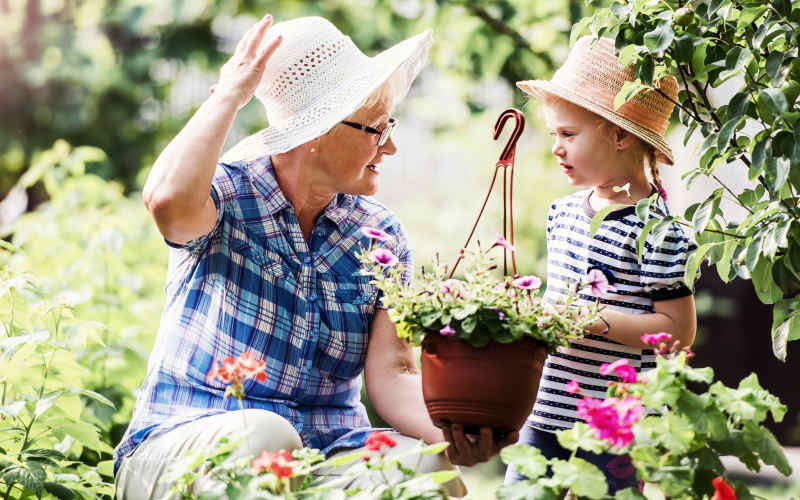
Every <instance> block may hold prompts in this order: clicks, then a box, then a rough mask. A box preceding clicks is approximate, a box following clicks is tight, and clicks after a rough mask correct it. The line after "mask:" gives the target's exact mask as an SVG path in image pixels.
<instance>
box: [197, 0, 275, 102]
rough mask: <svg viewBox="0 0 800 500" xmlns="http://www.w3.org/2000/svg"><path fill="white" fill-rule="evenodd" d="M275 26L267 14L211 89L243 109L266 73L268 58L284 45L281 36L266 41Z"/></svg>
mask: <svg viewBox="0 0 800 500" xmlns="http://www.w3.org/2000/svg"><path fill="white" fill-rule="evenodd" d="M270 26H272V16H271V15H269V14H267V15H265V16H264V17H263V18H262V19H261V20H260V21H259V22H257V23H256V24H254V25H253V26H252V27H251V28H250V29H249V30H247V33H245V34H244V36H243V37H242V39H241V40H239V43H238V44H237V45H236V50H235V51H234V53H233V56H231V58H230V59H229V60H228V62H226V63H225V64H224V65H223V66H222V68H221V69H220V71H219V82H217V84H216V85H215V86H214V87H212V89H211V91H212V92H214V93H220V94H222V95H225V96H229V97H231V98H233V99H234V100H235V102H236V103H237V105H238V107H239V108H241V107H243V106H244V105H245V104H247V103H248V102H250V99H252V97H253V94H254V93H255V91H256V88H258V84H259V83H260V82H261V77H262V76H263V75H264V69H265V68H266V65H267V61H268V60H269V58H270V57H271V56H272V54H273V53H274V52H275V49H277V48H278V45H280V44H281V40H282V39H283V37H281V36H278V37H276V38H275V39H273V40H272V41H271V42H269V43H266V41H265V40H264V38H265V35H266V33H267V30H269V27H270Z"/></svg>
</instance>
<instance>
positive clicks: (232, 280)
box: [115, 15, 516, 500]
mask: <svg viewBox="0 0 800 500" xmlns="http://www.w3.org/2000/svg"><path fill="white" fill-rule="evenodd" d="M270 25H271V17H270V16H269V15H267V16H266V17H265V18H264V19H262V20H261V21H260V22H259V23H257V24H256V25H255V26H253V27H252V28H251V29H250V30H249V31H248V32H247V33H246V34H245V35H244V37H243V38H242V40H241V41H240V42H239V44H238V46H237V47H236V50H235V53H234V55H233V56H232V58H231V59H230V61H228V63H226V64H225V65H224V66H223V67H222V70H221V72H220V78H219V82H218V83H217V85H216V86H215V87H214V89H213V91H212V94H211V95H210V97H209V98H208V100H207V101H206V102H204V103H203V104H202V106H200V108H199V109H198V111H197V113H196V114H195V115H194V116H193V117H192V118H191V120H190V121H189V122H188V123H187V124H186V126H185V127H184V128H183V130H181V132H180V133H179V134H178V135H177V136H176V137H175V139H173V140H172V142H171V143H170V144H169V145H168V146H167V147H166V148H165V149H164V151H163V152H162V153H161V155H160V156H159V157H158V159H157V161H156V163H155V165H154V166H153V169H152V171H151V172H150V174H149V177H148V179H147V183H146V185H145V189H144V201H145V204H146V206H147V208H148V210H149V211H150V213H151V214H152V216H153V218H154V219H155V222H156V225H157V226H158V228H159V230H160V231H161V233H162V234H163V235H164V238H165V240H166V243H167V244H168V245H169V246H170V247H171V249H170V252H171V253H170V262H169V271H168V277H167V286H166V294H167V302H166V307H165V310H164V313H163V316H162V319H161V326H160V329H159V332H158V337H157V340H156V343H155V346H154V349H153V352H152V354H151V357H150V362H149V367H148V372H147V376H146V378H145V381H144V384H143V386H142V388H141V391H140V392H139V397H138V401H137V404H136V408H135V410H134V414H133V419H132V421H131V423H130V427H129V428H128V430H127V432H126V434H125V436H124V437H123V439H122V442H121V443H120V444H119V446H118V447H117V449H116V450H115V458H116V462H115V470H116V480H117V494H118V496H119V498H121V499H123V500H126V499H139V498H156V497H160V496H163V495H164V493H165V492H168V491H169V488H170V485H169V484H166V483H165V482H164V481H159V479H160V478H161V477H162V476H163V475H164V473H165V472H167V470H168V469H169V467H170V465H172V464H173V463H174V462H175V461H176V460H177V459H179V458H180V457H181V456H182V455H184V454H185V453H186V452H187V451H188V450H190V449H194V448H201V449H204V448H208V447H209V445H211V444H213V443H214V442H215V441H217V440H218V439H220V438H221V437H223V436H235V435H237V433H240V432H241V431H242V417H243V415H241V413H242V411H243V412H244V414H245V415H244V417H245V420H246V422H247V428H246V433H247V434H246V441H247V443H246V444H247V446H246V447H245V446H242V448H240V450H242V449H246V450H248V451H249V452H252V453H256V454H257V453H258V452H259V451H261V450H268V451H275V450H278V449H282V448H283V449H294V448H298V447H301V446H311V447H315V448H321V449H323V450H324V451H325V452H326V453H328V454H329V455H331V454H334V453H336V452H337V451H338V452H342V450H352V449H353V448H358V447H361V446H364V443H365V440H366V437H367V435H368V434H369V433H370V432H371V431H372V429H371V428H370V423H369V421H368V419H367V415H366V411H365V409H364V406H363V405H362V404H361V402H360V392H361V373H362V371H363V372H365V375H366V377H365V378H366V383H367V390H368V394H369V397H370V400H371V401H372V403H373V405H374V406H375V409H376V410H377V411H378V413H379V414H380V415H381V416H382V417H383V418H384V419H385V420H386V421H387V422H388V423H389V424H390V425H392V427H393V428H394V431H392V432H393V433H392V437H394V438H395V439H396V440H397V441H398V446H397V449H398V450H402V449H404V448H408V447H409V446H410V445H411V444H413V443H415V442H416V440H417V439H419V438H422V439H424V440H425V441H426V442H429V443H432V442H438V441H444V440H448V441H450V443H451V446H450V447H449V448H448V450H447V457H444V456H441V455H440V456H434V457H430V458H427V457H426V460H427V462H426V463H424V464H423V468H425V469H426V470H439V469H444V468H451V467H452V465H451V462H452V463H455V464H464V465H473V464H475V463H477V462H479V461H483V460H486V459H488V458H489V457H491V456H492V455H494V454H496V453H497V451H498V450H499V449H500V447H502V445H505V444H508V443H510V442H513V441H514V440H515V439H516V435H514V436H509V437H508V438H507V440H506V442H503V443H495V442H493V441H492V438H491V432H490V430H489V429H484V430H483V431H482V434H481V436H480V438H478V439H476V438H474V437H473V436H465V435H464V433H463V430H462V429H461V428H459V427H457V426H453V428H452V429H446V430H444V431H442V430H441V429H438V428H436V427H434V426H433V424H432V423H431V421H430V419H429V418H428V415H427V412H426V411H425V406H424V402H423V399H422V392H421V384H420V377H419V374H418V370H417V365H416V361H415V357H414V355H413V352H412V350H411V349H410V347H409V346H408V345H407V344H405V343H404V342H402V341H400V340H399V339H398V338H397V335H396V332H395V327H394V325H393V324H392V322H391V321H390V320H389V316H388V314H387V312H386V311H385V310H384V309H381V308H380V302H379V301H380V297H379V293H378V291H377V290H376V289H375V288H374V286H373V285H371V284H370V283H369V279H368V278H366V277H363V276H361V275H360V274H359V273H358V271H359V262H358V259H357V258H356V254H357V252H358V250H359V248H360V246H361V245H364V246H366V245H367V244H368V241H367V240H366V237H365V236H364V234H362V232H361V231H360V229H361V228H362V227H364V226H369V227H374V228H378V229H381V230H383V231H385V232H387V233H389V234H390V235H391V236H392V238H393V239H392V243H391V245H393V247H394V248H393V251H394V253H395V254H396V255H398V256H399V258H400V260H401V262H402V263H403V264H405V265H407V266H408V267H409V269H410V267H411V256H410V251H409V249H408V248H407V246H406V237H405V235H404V232H403V228H402V226H401V224H400V222H399V221H398V219H397V218H396V217H395V215H394V214H392V212H390V211H389V210H387V209H386V208H385V207H383V206H382V205H381V204H380V203H378V202H376V201H375V200H373V199H372V198H368V197H365V196H364V195H371V194H373V193H375V192H376V190H377V186H378V178H379V176H380V164H381V161H382V160H383V158H384V156H385V155H392V154H394V153H395V152H396V151H397V147H396V146H395V144H394V142H393V141H392V137H391V134H392V131H393V130H394V128H395V126H396V124H397V122H396V121H395V120H394V119H393V118H391V113H392V110H393V108H394V106H395V104H396V103H397V101H399V100H400V99H402V98H403V97H404V96H405V94H406V92H407V91H408V88H409V86H410V84H411V82H412V81H413V80H414V78H415V77H416V75H417V74H418V72H419V70H420V68H421V66H422V63H423V61H424V58H425V55H426V53H427V50H428V47H429V46H430V43H431V35H430V32H425V33H422V34H420V35H417V36H415V37H412V38H410V39H408V40H406V41H404V42H402V43H400V44H398V45H396V46H394V47H392V48H391V49H389V50H386V51H385V52H383V53H381V54H379V55H377V56H376V57H372V58H370V57H367V56H365V55H364V54H363V53H361V52H360V51H359V50H358V48H357V47H356V46H355V45H354V44H353V43H352V41H351V40H350V39H349V38H348V37H346V36H344V35H343V34H342V33H340V32H339V31H338V30H337V29H336V28H335V27H334V26H333V25H332V24H331V23H329V22H328V21H326V20H324V19H322V18H313V17H312V18H301V19H295V20H291V21H286V22H283V23H279V24H276V25H275V26H274V27H272V28H270ZM254 94H255V95H256V96H257V97H258V98H259V99H260V100H261V102H262V103H263V104H264V106H265V108H266V112H267V117H268V118H269V121H270V125H271V126H270V127H269V128H266V129H264V130H262V131H260V132H258V133H257V134H255V135H253V136H251V137H248V138H247V139H245V140H244V141H242V142H241V143H239V144H238V145H237V146H235V147H234V148H233V149H232V150H231V151H229V152H228V153H227V154H226V155H225V156H224V157H223V158H222V159H221V160H220V161H219V162H218V159H219V158H220V153H221V150H222V146H223V143H224V141H225V138H226V136H227V135H228V132H229V130H230V128H231V123H232V122H233V119H234V117H235V116H236V113H237V111H238V110H239V109H240V108H241V107H242V106H244V105H245V104H247V102H249V101H250V99H251V98H252V96H253V95H254ZM409 273H410V271H409ZM244 352H253V353H255V356H256V357H257V358H260V359H263V360H265V361H266V375H267V377H266V380H263V381H262V380H256V379H251V380H249V381H247V382H246V383H245V386H244V389H245V393H246V395H245V398H244V400H243V405H244V408H245V409H244V410H238V409H237V408H238V406H237V403H236V402H235V401H232V399H233V398H227V399H226V398H225V396H224V395H225V386H224V385H222V384H221V383H219V381H216V380H209V379H208V378H207V376H206V375H207V373H208V372H209V371H210V370H211V369H212V367H213V366H215V362H216V361H218V360H222V359H224V358H226V357H231V356H233V357H235V356H239V355H241V354H242V353H244ZM448 458H449V460H448ZM413 462H416V460H415V459H414V460H413ZM449 488H450V491H451V493H452V494H455V495H463V494H464V490H463V485H462V484H461V483H460V481H458V480H455V481H452V482H451V483H450V484H449Z"/></svg>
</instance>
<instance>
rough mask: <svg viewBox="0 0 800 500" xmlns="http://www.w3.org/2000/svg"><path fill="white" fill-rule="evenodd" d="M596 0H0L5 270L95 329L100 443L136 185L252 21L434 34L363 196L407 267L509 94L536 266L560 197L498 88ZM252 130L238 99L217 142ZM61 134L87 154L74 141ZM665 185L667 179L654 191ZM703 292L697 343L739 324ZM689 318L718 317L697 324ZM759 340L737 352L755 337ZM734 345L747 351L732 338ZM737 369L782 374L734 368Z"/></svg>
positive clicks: (494, 148) (440, 238)
mask: <svg viewBox="0 0 800 500" xmlns="http://www.w3.org/2000/svg"><path fill="white" fill-rule="evenodd" d="M594 3H595V4H597V5H598V6H599V5H606V4H607V3H609V2H607V1H606V2H603V1H600V2H594ZM595 8H596V7H595V6H593V5H591V2H581V1H576V0H547V1H535V0H516V1H510V0H489V1H475V0H325V1H316V2H304V1H295V0H282V1H267V0H225V1H223V0H0V117H2V119H1V120H0V199H3V201H2V202H0V231H2V232H3V233H4V235H5V237H6V239H11V240H12V241H13V243H14V244H15V245H16V246H18V247H19V248H21V249H22V250H23V256H21V257H20V258H19V259H18V260H17V261H16V264H15V265H16V266H19V267H18V268H19V269H23V268H24V269H30V270H31V271H33V272H34V273H36V274H37V275H39V276H40V277H41V281H42V282H43V286H45V287H46V288H49V289H50V290H51V291H52V292H53V293H61V292H66V291H69V292H71V293H74V294H77V295H74V297H77V298H75V299H74V300H75V301H76V302H75V303H76V307H77V310H78V312H76V314H78V313H80V314H83V315H84V316H85V317H87V318H94V319H96V320H97V321H98V323H100V324H102V325H104V326H103V328H101V329H99V333H98V335H99V337H98V338H99V340H100V342H99V343H98V344H97V345H96V346H95V347H93V348H91V349H87V351H86V352H85V353H84V361H85V363H86V364H87V366H91V367H92V377H93V379H92V380H91V381H88V382H87V383H88V384H90V386H91V388H93V389H94V390H97V391H98V392H101V393H103V394H105V395H107V396H108V397H109V398H111V399H112V400H114V401H115V402H116V403H117V407H118V411H117V412H116V413H114V414H109V413H108V412H107V410H105V409H103V408H101V407H98V408H97V414H96V415H95V417H96V419H97V422H99V423H100V424H101V425H102V427H103V428H104V429H105V430H106V438H107V439H108V441H109V442H110V443H111V444H112V445H113V444H116V442H117V440H118V439H119V436H120V434H121V432H122V431H123V430H124V428H125V426H126V425H127V420H128V418H129V415H130V410H131V404H132V401H133V397H134V396H133V394H134V391H135V390H136V388H138V385H139V384H140V383H141V380H142V378H143V377H144V374H145V369H146V359H147V354H148V352H149V349H150V347H151V345H152V342H153V339H154V335H155V332H156V329H157V325H158V315H159V312H160V309H161V307H162V306H163V295H162V292H161V287H162V286H163V278H164V270H165V269H166V259H167V248H166V246H165V245H163V244H162V243H161V240H160V238H159V236H158V234H157V232H156V230H155V226H154V225H153V224H152V223H151V222H150V219H149V217H148V215H147V214H146V213H145V211H144V207H143V206H142V204H141V196H140V193H139V192H140V190H141V187H142V185H143V182H144V179H145V177H146V174H147V171H148V169H149V167H150V165H151V164H152V162H153V160H154V159H155V157H156V156H157V155H158V153H159V152H160V151H161V149H162V148H163V147H164V146H165V145H166V143H167V142H168V141H169V140H170V139H171V138H172V137H173V136H174V135H175V134H176V133H177V132H178V130H179V129H180V128H181V127H182V125H183V124H184V123H185V122H186V120H187V119H188V117H189V116H190V115H191V113H192V112H193V111H194V110H195V109H196V108H197V107H198V106H199V105H200V103H202V102H203V100H204V99H205V98H206V97H207V96H208V91H209V87H210V86H211V85H213V83H214V82H215V81H216V74H217V70H218V68H219V67H220V66H221V65H222V63H223V62H224V61H225V60H226V59H227V57H228V56H229V54H230V52H231V51H232V49H233V46H234V45H235V43H236V41H237V40H238V38H239V37H240V35H241V34H243V33H244V31H245V30H246V29H247V28H248V27H249V26H250V25H251V24H252V23H253V22H255V21H256V20H257V19H258V18H260V17H261V16H262V15H263V14H264V13H266V12H269V13H272V14H273V15H274V16H275V18H276V20H277V21H281V20H284V19H290V18H293V17H298V16H303V15H320V16H323V17H326V18H327V19H329V20H331V21H332V22H333V23H334V24H336V25H337V26H338V27H339V28H340V29H341V30H342V31H343V32H344V33H346V34H349V35H350V36H351V37H352V38H353V40H354V41H355V43H356V44H357V45H358V46H359V47H360V48H361V49H362V50H363V51H364V52H365V53H367V54H368V55H372V54H375V53H376V52H378V51H380V50H383V49H385V48H388V47H390V46H391V45H393V44H394V43H397V42H399V41H401V40H402V39H404V38H406V37H408V36H411V35H413V34H415V33H418V32H420V31H422V30H423V29H426V28H433V29H434V36H435V43H434V46H433V48H432V51H431V54H430V59H429V64H428V66H427V68H426V69H425V70H424V71H423V73H422V74H421V75H420V77H419V79H418V80H417V82H416V83H415V86H414V87H413V89H412V91H411V93H410V94H409V96H408V98H407V99H406V101H405V102H404V103H403V104H402V105H401V106H400V108H399V109H398V110H397V115H398V117H399V121H400V127H399V128H398V130H397V132H396V135H395V137H396V142H397V143H398V146H399V149H400V150H399V152H398V153H397V155H395V156H394V157H392V158H388V159H387V160H386V161H385V163H384V168H383V169H382V185H381V190H380V191H379V193H378V195H377V197H378V198H379V199H381V200H382V201H384V202H385V203H386V204H387V205H388V206H390V207H391V208H393V209H394V210H395V211H396V212H397V213H398V215H399V216H400V218H401V219H402V220H403V222H404V224H405V226H406V229H407V231H408V233H409V237H410V241H411V244H412V247H413V248H414V250H415V259H416V264H417V266H419V265H420V264H422V265H424V264H427V263H428V262H430V261H431V259H432V258H433V257H434V255H435V254H436V253H437V252H438V253H439V254H440V257H441V259H442V260H443V261H444V262H449V261H454V260H455V257H456V255H457V252H458V250H459V249H460V247H461V245H462V244H463V242H464V239H465V238H466V236H467V233H468V231H469V229H470V226H471V224H472V221H473V219H474V217H475V216H476V215H477V212H478V209H479V208H480V203H481V201H482V198H483V196H484V194H485V189H487V188H488V182H489V180H490V178H491V175H492V171H493V168H494V164H495V161H496V160H497V156H498V154H499V152H500V150H501V149H502V142H504V141H505V137H506V135H505V134H504V135H503V136H502V137H501V139H500V141H499V142H497V143H495V142H493V141H492V139H491V132H492V130H493V126H494V122H495V119H496V117H497V115H498V114H499V113H500V112H501V111H502V110H503V109H504V108H506V107H508V106H510V105H513V106H516V107H518V108H520V109H523V110H524V111H525V113H526V116H527V118H528V123H527V128H526V131H525V133H524V134H523V137H522V139H521V140H520V142H519V144H518V153H517V162H516V166H517V169H516V179H515V181H516V182H515V183H516V185H515V200H514V202H515V203H514V206H515V216H516V227H515V234H516V244H517V247H518V249H519V253H518V266H519V272H520V273H523V274H527V273H534V274H538V275H544V271H545V266H544V253H545V251H544V221H545V217H546V211H547V208H548V207H549V204H550V202H551V201H552V200H553V199H554V198H556V197H558V196H561V195H563V194H566V193H568V192H570V191H571V190H572V189H571V188H570V187H569V185H568V184H567V182H566V181H565V180H564V179H563V178H562V176H561V174H560V173H559V172H558V169H556V168H554V167H555V164H554V162H553V161H552V159H551V155H550V153H549V149H550V139H549V137H548V136H547V134H546V132H545V131H544V130H543V128H542V127H541V121H542V120H541V117H540V115H539V111H538V109H537V108H536V106H531V105H529V104H528V102H527V100H526V99H525V98H524V96H523V94H522V93H521V92H519V91H517V90H516V89H515V87H514V82H515V81H517V80H522V79H531V78H548V77H549V76H550V75H551V73H552V71H553V70H554V69H555V68H556V67H557V66H558V65H559V64H560V63H561V62H562V61H563V59H564V58H565V56H566V54H567V52H568V49H569V46H568V40H569V32H570V28H571V26H572V25H573V24H574V23H575V22H576V21H578V20H579V19H581V18H582V17H584V16H587V15H591V14H592V12H593V11H594V9H595ZM267 124H268V122H267V120H266V117H265V115H264V112H263V108H261V106H260V104H259V103H258V102H257V101H255V100H254V101H253V102H251V103H250V104H249V105H248V106H246V107H245V108H244V109H243V110H242V111H241V112H240V114H239V116H238V118H237V120H236V122H235V125H234V129H233V130H232V132H231V134H230V136H229V138H228V142H227V145H226V147H229V146H231V145H232V144H233V143H235V142H236V141H237V140H239V139H240V138H242V137H244V136H246V135H247V134H249V133H252V132H255V131H256V130H258V129H260V128H263V127H264V126H266V125H267ZM78 146H89V147H84V148H76V149H72V148H73V147H78ZM668 180H669V179H668ZM14 186H17V189H12V188H13V187H14ZM668 187H669V185H668ZM680 188H681V185H680V183H679V181H678V182H677V183H675V184H674V185H673V187H672V189H673V190H678V189H680ZM498 195H499V193H498V192H496V193H495V194H494V196H493V198H492V200H491V201H490V204H489V207H490V209H489V210H490V211H489V212H488V213H487V215H486V216H485V217H484V220H483V222H482V225H481V226H480V228H479V232H478V236H477V238H478V239H480V240H481V241H491V240H493V239H494V236H495V234H496V231H498V230H499V229H500V228H501V226H500V198H499V196H498ZM48 200H50V203H46V202H47V201H48ZM25 212H27V215H24V216H22V218H21V219H20V218H19V216H20V215H21V214H23V213H25ZM707 274H710V273H707ZM704 279H707V278H705V277H704ZM712 290H713V284H712V285H709V286H708V288H707V290H706V291H704V289H703V284H702V283H701V285H700V290H699V293H698V299H699V300H698V302H699V308H698V310H699V313H700V316H701V324H700V328H701V337H700V339H701V342H702V341H703V339H713V338H715V337H717V336H723V335H725V336H726V338H729V339H733V338H735V337H736V336H737V335H741V336H746V335H747V334H748V333H752V332H749V331H744V330H742V331H739V332H736V331H732V330H731V329H733V330H736V328H737V324H736V317H735V313H736V312H737V307H738V306H737V305H736V304H737V302H736V301H737V300H740V297H738V296H737V297H733V298H730V299H724V300H723V299H722V298H720V300H718V301H715V297H716V295H718V294H715V293H714V292H713V291H712ZM742 290H743V291H741V293H740V295H741V294H744V293H747V292H749V290H750V287H746V288H742ZM737 293H739V292H737ZM750 294H751V295H752V293H751V292H750ZM742 300H747V298H745V299H742ZM756 304H757V302H756ZM754 307H757V306H754ZM725 311H728V312H725ZM704 315H705V316H706V317H708V318H711V319H714V318H717V319H719V317H722V318H723V319H725V318H727V320H728V323H727V324H723V326H718V327H716V328H717V330H714V331H712V329H713V327H712V325H713V324H714V323H713V322H708V323H703V317H704ZM765 321H766V322H765V323H764V324H763V330H764V331H766V334H768V332H769V319H766V320H765ZM739 328H740V329H741V328H742V327H741V326H739ZM759 328H762V327H759ZM722 329H724V331H722ZM759 333H760V335H759V339H758V343H757V344H755V345H759V346H760V345H761V344H764V346H765V347H766V344H767V343H766V342H763V338H764V337H763V335H764V333H763V332H759ZM701 347H702V345H701V346H699V347H698V349H699V350H700V348H701ZM712 350H713V348H712ZM795 353H796V354H795V356H796V357H797V356H798V355H800V352H797V349H796V348H795ZM742 356H743V357H744V358H745V359H747V357H748V356H751V357H752V352H748V350H747V349H743V353H742ZM698 357H699V358H701V359H702V352H699V356H698ZM708 359H712V358H711V357H709V358H708ZM764 359H765V361H764V363H777V362H776V361H775V360H774V359H772V356H771V355H769V356H766V357H765V358H764ZM729 363H730V364H737V362H736V360H733V359H732V360H731V361H729ZM705 364H709V363H708V361H707V362H706V363H705ZM737 366H739V367H743V368H746V370H747V372H749V371H751V370H755V371H758V372H759V373H761V370H764V371H769V370H772V371H773V372H774V371H775V370H776V369H782V368H775V367H774V366H773V365H768V366H767V367H764V368H760V367H759V366H754V365H753V364H752V360H751V361H750V362H744V363H738V365H737ZM714 367H715V368H718V366H714ZM722 368H724V367H722ZM745 373H746V372H745ZM733 376H736V378H735V379H734V381H731V380H725V379H723V380H725V382H726V383H728V384H732V383H734V382H738V379H739V378H742V377H743V374H738V372H737V373H736V374H735V375H733V374H732V375H731V377H733ZM764 385H765V387H767V388H769V389H770V390H773V391H774V392H776V393H777V394H778V395H779V396H781V397H783V395H782V394H781V392H780V390H775V387H772V386H770V385H769V383H765V384H764ZM787 404H788V405H789V408H790V411H789V415H788V416H787V421H788V422H787V424H788V425H787V426H785V428H784V429H783V432H782V433H781V434H780V435H779V437H780V439H781V441H782V442H784V443H786V444H798V443H800V435H798V434H800V433H798V432H797V429H796V428H795V427H793V426H795V424H796V422H797V420H796V419H797V416H798V408H797V407H796V406H792V403H791V402H787ZM103 412H105V413H103ZM501 473H502V467H501V465H500V464H499V463H497V461H493V462H491V463H489V464H485V465H484V466H482V467H479V468H476V469H475V471H472V472H471V473H470V475H469V476H468V477H469V478H479V479H474V481H475V483H474V484H476V485H477V486H476V491H478V492H481V491H484V490H483V489H482V488H483V486H481V485H482V484H484V483H485V484H490V485H494V484H496V483H497V482H498V481H500V477H501V476H500V475H501ZM487 488H488V487H487ZM492 489H493V488H492ZM486 491H487V492H488V491H490V490H488V489H487V490H486ZM489 496H490V495H489V494H488V493H487V494H486V495H485V496H484V494H482V493H476V494H475V496H473V498H488V497H489Z"/></svg>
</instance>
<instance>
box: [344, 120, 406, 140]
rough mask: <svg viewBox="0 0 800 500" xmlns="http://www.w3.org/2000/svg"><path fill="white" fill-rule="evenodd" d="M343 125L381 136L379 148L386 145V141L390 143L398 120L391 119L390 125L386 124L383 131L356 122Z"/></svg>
mask: <svg viewBox="0 0 800 500" xmlns="http://www.w3.org/2000/svg"><path fill="white" fill-rule="evenodd" d="M342 123H343V124H345V125H347V126H348V127H353V128H357V129H358V130H363V131H364V132H368V133H370V134H375V135H378V136H380V137H378V146H383V145H384V144H386V141H388V140H389V137H391V135H392V131H393V130H394V128H395V127H396V126H397V120H396V119H394V118H389V123H387V124H386V126H385V127H384V128H383V130H378V129H375V128H372V127H368V126H367V125H362V124H360V123H355V122H348V121H342Z"/></svg>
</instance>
